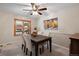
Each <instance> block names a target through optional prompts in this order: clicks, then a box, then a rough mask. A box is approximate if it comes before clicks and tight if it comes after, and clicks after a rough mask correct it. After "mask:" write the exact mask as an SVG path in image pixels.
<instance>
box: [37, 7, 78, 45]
mask: <svg viewBox="0 0 79 59" xmlns="http://www.w3.org/2000/svg"><path fill="white" fill-rule="evenodd" d="M54 17H58V30H45V29H44V23H43V20H47V19H50V18H54ZM38 28H39V29H40V31H44V32H52V33H62V34H73V33H79V6H72V7H70V8H65V9H62V10H60V11H59V12H52V11H50V12H49V15H48V16H42V17H41V18H40V19H39V21H38ZM65 37H66V36H65ZM52 42H53V43H56V44H58V45H62V46H65V47H68V46H69V44H70V40H69V39H68V37H67V38H66V39H65V38H63V37H61V38H58V39H57V38H56V39H53V40H52Z"/></svg>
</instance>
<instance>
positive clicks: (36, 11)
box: [23, 3, 47, 15]
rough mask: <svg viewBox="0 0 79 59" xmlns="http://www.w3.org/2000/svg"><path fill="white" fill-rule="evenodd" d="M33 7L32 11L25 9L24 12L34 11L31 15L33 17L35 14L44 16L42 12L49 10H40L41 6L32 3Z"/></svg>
mask: <svg viewBox="0 0 79 59" xmlns="http://www.w3.org/2000/svg"><path fill="white" fill-rule="evenodd" d="M31 6H32V10H27V9H23V10H24V11H32V13H31V14H30V15H33V14H39V15H42V13H41V11H44V10H47V8H39V7H40V5H37V4H35V3H31Z"/></svg>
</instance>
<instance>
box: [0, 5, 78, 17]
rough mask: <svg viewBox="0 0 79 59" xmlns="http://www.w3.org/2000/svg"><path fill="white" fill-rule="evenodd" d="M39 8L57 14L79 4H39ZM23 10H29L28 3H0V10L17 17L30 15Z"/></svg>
mask: <svg viewBox="0 0 79 59" xmlns="http://www.w3.org/2000/svg"><path fill="white" fill-rule="evenodd" d="M39 5H40V7H46V8H47V11H46V12H48V11H53V12H58V11H60V10H62V9H65V8H69V7H73V6H79V3H40V4H39ZM23 9H27V10H29V9H31V4H30V3H26V4H25V3H0V10H2V11H5V12H10V13H14V14H17V15H22V16H26V15H30V13H31V12H30V11H23Z"/></svg>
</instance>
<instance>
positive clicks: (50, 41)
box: [49, 38, 52, 52]
mask: <svg viewBox="0 0 79 59" xmlns="http://www.w3.org/2000/svg"><path fill="white" fill-rule="evenodd" d="M49 44H50V52H52V40H51V38H50V39H49Z"/></svg>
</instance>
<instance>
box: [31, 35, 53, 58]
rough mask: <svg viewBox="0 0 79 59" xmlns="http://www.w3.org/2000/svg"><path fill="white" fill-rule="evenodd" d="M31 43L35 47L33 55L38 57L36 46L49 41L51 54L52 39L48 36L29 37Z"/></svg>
mask: <svg viewBox="0 0 79 59" xmlns="http://www.w3.org/2000/svg"><path fill="white" fill-rule="evenodd" d="M31 41H32V43H33V44H34V45H35V55H36V56H38V46H39V45H40V44H41V43H44V42H46V41H49V45H50V52H52V39H51V37H49V36H43V35H37V36H36V37H33V36H31Z"/></svg>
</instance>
